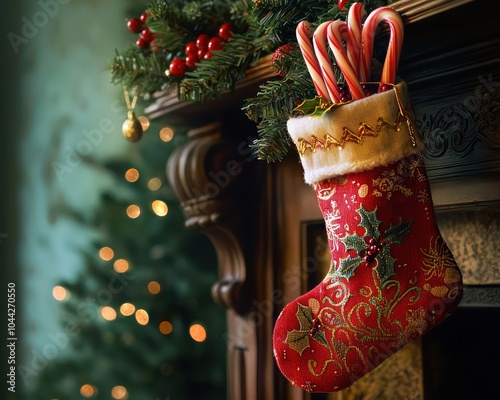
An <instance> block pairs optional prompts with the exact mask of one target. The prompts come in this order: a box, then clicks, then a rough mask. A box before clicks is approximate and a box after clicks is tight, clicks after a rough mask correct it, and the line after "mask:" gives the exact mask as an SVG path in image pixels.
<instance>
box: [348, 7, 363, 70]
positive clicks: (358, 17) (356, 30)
mask: <svg viewBox="0 0 500 400" xmlns="http://www.w3.org/2000/svg"><path fill="white" fill-rule="evenodd" d="M365 16H366V10H365V6H364V5H363V3H359V2H358V3H353V4H352V5H351V7H350V8H349V14H348V15H347V28H348V31H347V36H348V37H347V58H348V59H349V61H350V62H351V65H352V68H353V69H354V71H355V72H356V74H358V76H359V64H360V62H361V32H362V29H363V26H362V19H363V18H364V17H365Z"/></svg>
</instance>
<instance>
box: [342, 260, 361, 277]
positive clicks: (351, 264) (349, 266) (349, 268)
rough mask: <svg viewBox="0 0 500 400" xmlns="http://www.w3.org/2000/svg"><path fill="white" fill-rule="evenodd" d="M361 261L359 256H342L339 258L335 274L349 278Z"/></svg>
mask: <svg viewBox="0 0 500 400" xmlns="http://www.w3.org/2000/svg"><path fill="white" fill-rule="evenodd" d="M362 263H363V259H362V258H361V257H356V258H351V257H349V258H343V259H341V260H340V266H339V268H338V269H337V275H338V276H340V277H343V278H346V279H349V278H350V277H351V276H353V275H354V272H356V268H358V267H359V266H360V265H361V264H362Z"/></svg>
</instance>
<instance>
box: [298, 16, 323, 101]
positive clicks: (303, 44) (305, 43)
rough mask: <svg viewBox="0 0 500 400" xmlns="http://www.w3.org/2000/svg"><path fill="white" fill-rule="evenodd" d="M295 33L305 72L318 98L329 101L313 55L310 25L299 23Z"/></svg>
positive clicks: (316, 60)
mask: <svg viewBox="0 0 500 400" xmlns="http://www.w3.org/2000/svg"><path fill="white" fill-rule="evenodd" d="M295 33H296V35H297V42H298V45H299V48H300V51H301V52H302V56H303V57H304V61H305V62H306V66H307V70H308V71H309V75H311V79H312V81H313V83H314V87H315V88H316V92H317V93H318V96H321V97H323V98H324V99H326V100H329V98H330V96H329V95H328V91H327V89H326V86H325V82H324V81H323V76H322V72H321V68H320V66H319V63H318V59H317V58H316V55H315V54H314V48H313V44H312V42H311V37H312V36H313V32H312V30H311V25H310V24H309V22H307V21H301V22H300V23H299V24H298V25H297V29H296V31H295Z"/></svg>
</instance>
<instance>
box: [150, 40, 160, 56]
mask: <svg viewBox="0 0 500 400" xmlns="http://www.w3.org/2000/svg"><path fill="white" fill-rule="evenodd" d="M149 45H150V46H151V48H152V49H153V52H155V53H158V52H159V51H160V48H159V47H158V46H156V43H155V40H154V39H153V40H151V42H150V43H149Z"/></svg>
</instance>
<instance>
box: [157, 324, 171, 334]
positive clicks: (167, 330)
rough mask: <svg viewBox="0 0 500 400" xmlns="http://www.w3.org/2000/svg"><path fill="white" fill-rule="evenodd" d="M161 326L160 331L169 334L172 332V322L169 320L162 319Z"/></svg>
mask: <svg viewBox="0 0 500 400" xmlns="http://www.w3.org/2000/svg"><path fill="white" fill-rule="evenodd" d="M159 328H160V332H161V333H163V334H164V335H168V334H169V333H170V332H172V324H171V323H170V322H168V321H161V322H160V326H159Z"/></svg>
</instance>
